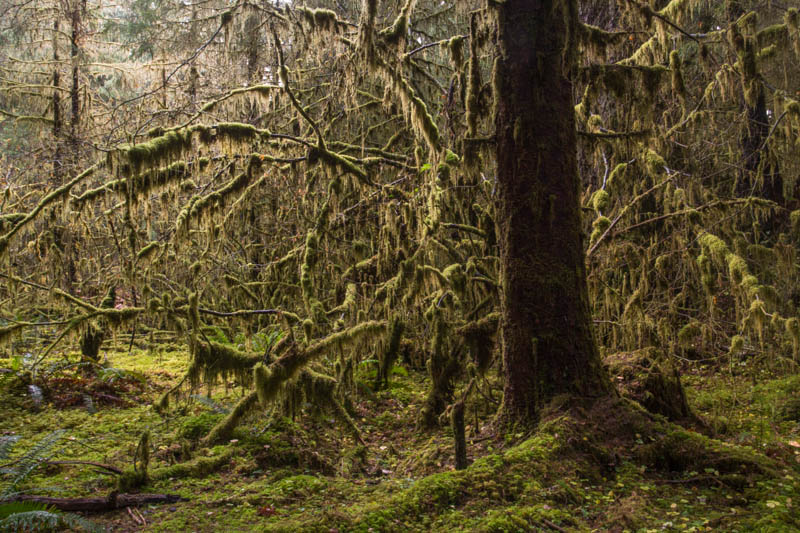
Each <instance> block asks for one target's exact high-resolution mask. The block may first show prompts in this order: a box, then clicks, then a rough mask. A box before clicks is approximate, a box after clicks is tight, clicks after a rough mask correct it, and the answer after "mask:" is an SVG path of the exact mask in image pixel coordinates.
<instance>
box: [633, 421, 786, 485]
mask: <svg viewBox="0 0 800 533" xmlns="http://www.w3.org/2000/svg"><path fill="white" fill-rule="evenodd" d="M637 455H638V456H639V458H640V459H641V460H642V461H643V462H644V463H645V464H647V465H648V466H651V467H654V468H657V469H659V470H665V471H668V472H687V471H694V472H704V471H707V470H706V469H711V470H713V471H715V472H718V473H719V478H720V479H721V480H723V481H727V482H730V483H731V484H732V485H733V486H736V487H741V486H742V484H743V482H745V483H746V477H747V476H751V475H758V476H763V475H768V476H774V475H776V471H775V464H774V463H773V462H772V461H771V460H769V459H767V458H766V457H764V456H760V455H758V454H756V453H754V452H751V451H749V450H747V449H745V448H739V447H734V446H729V445H727V444H726V443H723V442H720V441H717V440H714V439H709V438H708V437H704V436H702V435H700V434H698V433H694V432H691V431H688V430H686V429H682V428H681V429H674V430H672V431H670V432H668V433H667V434H665V435H662V436H660V437H658V438H656V440H655V442H652V443H650V444H646V445H644V446H641V447H640V448H639V449H638V450H637Z"/></svg>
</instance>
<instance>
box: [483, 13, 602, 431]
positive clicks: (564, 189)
mask: <svg viewBox="0 0 800 533" xmlns="http://www.w3.org/2000/svg"><path fill="white" fill-rule="evenodd" d="M577 25H578V20H577V8H576V6H575V4H574V3H573V2H572V1H570V0H507V1H506V2H503V3H501V4H499V5H498V7H497V27H498V44H499V49H500V59H499V62H498V65H497V70H496V73H495V76H496V90H497V92H498V94H497V95H496V102H497V115H496V127H497V182H498V198H497V227H498V241H499V245H500V257H501V267H500V268H501V279H502V286H503V288H502V304H501V312H502V326H501V328H502V334H503V369H504V373H505V387H504V396H503V408H502V413H501V414H502V416H503V417H505V418H506V419H510V420H514V421H525V420H530V419H535V417H536V416H537V414H538V411H539V408H540V407H541V405H542V403H543V402H545V401H546V400H548V399H550V398H552V397H553V396H555V395H557V394H561V393H568V394H574V395H580V396H584V397H592V396H598V395H602V394H603V393H605V392H606V391H608V390H609V385H608V380H607V379H606V375H605V372H604V371H603V368H602V365H601V362H600V357H599V355H598V351H597V348H596V346H595V343H594V339H593V336H592V325H591V314H590V311H589V304H588V298H587V289H586V272H585V267H584V252H583V244H582V236H581V217H580V204H579V199H580V179H579V177H578V169H577V162H576V157H577V148H576V132H575V119H574V110H573V97H572V82H571V80H570V76H571V73H572V72H573V70H574V69H573V64H574V61H573V58H574V53H575V37H574V36H575V34H576V29H577V27H578V26H577Z"/></svg>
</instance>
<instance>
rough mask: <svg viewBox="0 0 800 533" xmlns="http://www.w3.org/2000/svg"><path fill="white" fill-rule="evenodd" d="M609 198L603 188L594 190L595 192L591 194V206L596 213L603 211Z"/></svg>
mask: <svg viewBox="0 0 800 533" xmlns="http://www.w3.org/2000/svg"><path fill="white" fill-rule="evenodd" d="M610 199H611V196H610V195H609V194H608V191H606V190H605V189H600V190H598V191H595V193H594V194H593V195H592V207H593V208H594V210H595V212H596V213H597V214H598V215H599V214H601V213H602V212H603V211H605V209H606V207H608V203H609V201H610Z"/></svg>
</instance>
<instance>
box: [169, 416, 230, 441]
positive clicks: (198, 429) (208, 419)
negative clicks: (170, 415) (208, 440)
mask: <svg viewBox="0 0 800 533" xmlns="http://www.w3.org/2000/svg"><path fill="white" fill-rule="evenodd" d="M222 416H223V415H221V414H218V413H208V412H206V413H201V414H199V415H197V416H192V417H189V418H187V419H186V420H184V421H183V422H181V425H180V428H179V429H178V437H179V438H182V439H188V440H191V441H195V440H199V439H201V438H202V437H204V436H206V435H207V434H208V432H209V431H211V428H213V427H214V425H215V424H216V423H217V422H219V421H220V419H222Z"/></svg>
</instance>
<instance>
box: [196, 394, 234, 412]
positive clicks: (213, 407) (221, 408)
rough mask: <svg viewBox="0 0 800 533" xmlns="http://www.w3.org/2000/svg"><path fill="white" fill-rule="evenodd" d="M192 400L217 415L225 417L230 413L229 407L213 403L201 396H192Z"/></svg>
mask: <svg viewBox="0 0 800 533" xmlns="http://www.w3.org/2000/svg"><path fill="white" fill-rule="evenodd" d="M192 399H194V400H197V401H198V402H200V403H202V404H203V405H205V406H206V407H208V408H209V409H211V410H212V411H214V412H215V413H218V414H222V415H226V414H228V413H230V412H231V410H230V408H229V407H226V406H225V405H222V404H221V403H219V402H215V401H214V400H212V399H211V398H208V397H206V396H203V395H201V394H192Z"/></svg>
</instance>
